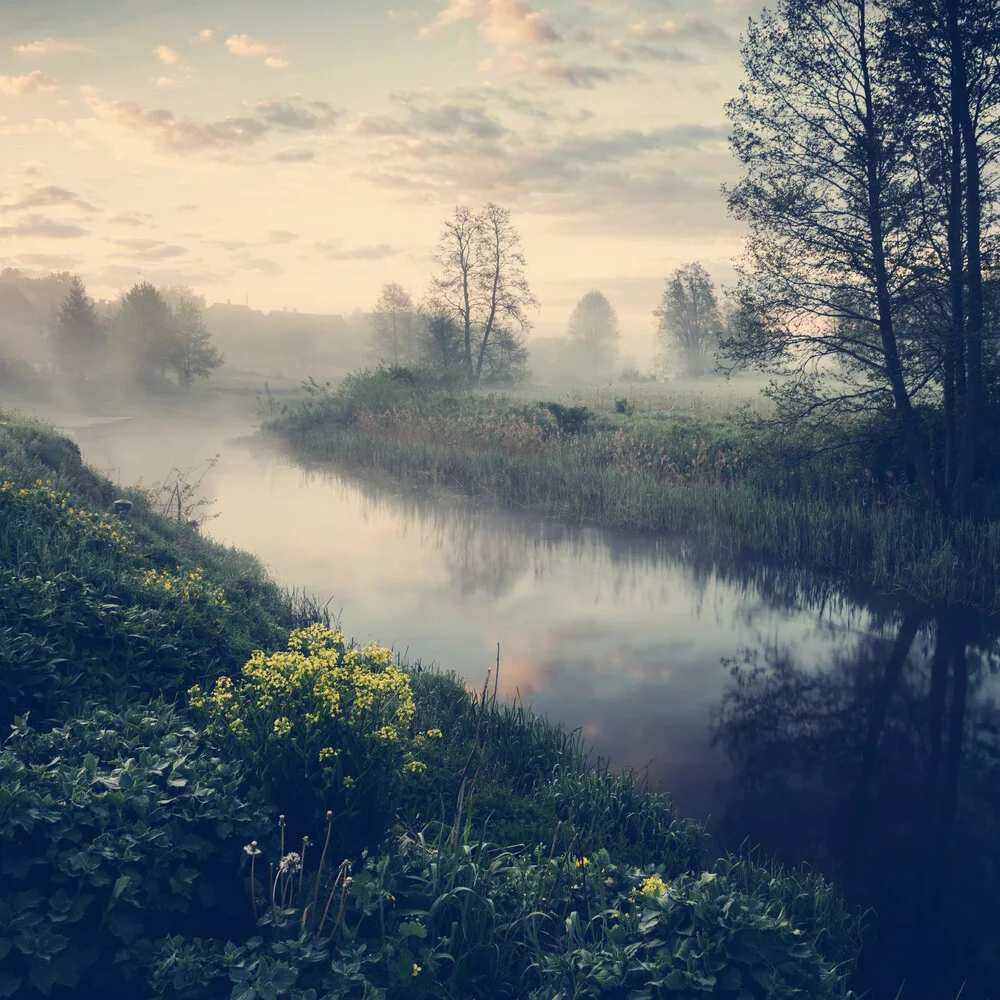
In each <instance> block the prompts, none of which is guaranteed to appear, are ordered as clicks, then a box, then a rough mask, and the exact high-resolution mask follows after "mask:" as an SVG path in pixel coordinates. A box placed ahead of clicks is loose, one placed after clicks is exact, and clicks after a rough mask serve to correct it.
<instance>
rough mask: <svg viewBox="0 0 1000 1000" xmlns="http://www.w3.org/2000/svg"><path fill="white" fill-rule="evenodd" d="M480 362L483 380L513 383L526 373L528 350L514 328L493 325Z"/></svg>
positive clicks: (502, 383)
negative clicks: (491, 333)
mask: <svg viewBox="0 0 1000 1000" xmlns="http://www.w3.org/2000/svg"><path fill="white" fill-rule="evenodd" d="M481 364H482V381H483V382H485V383H487V384H490V385H513V384H514V383H515V382H520V381H521V380H522V379H523V378H524V377H525V376H526V375H527V374H528V350H527V348H526V347H525V346H524V341H523V340H522V338H521V337H519V336H518V335H517V332H516V331H515V330H512V329H511V328H510V327H509V326H506V325H502V324H501V325H499V326H494V328H493V336H492V337H491V338H490V341H489V344H488V345H487V346H486V349H485V351H484V352H483V356H482V361H481Z"/></svg>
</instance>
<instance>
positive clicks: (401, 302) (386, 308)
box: [371, 281, 419, 365]
mask: <svg viewBox="0 0 1000 1000" xmlns="http://www.w3.org/2000/svg"><path fill="white" fill-rule="evenodd" d="M371 326H372V339H371V345H372V350H373V353H374V354H375V355H376V358H377V360H379V361H384V362H385V363H386V364H392V365H409V364H413V362H414V361H416V360H417V356H418V353H419V343H418V336H417V333H418V331H417V323H416V310H415V308H414V305H413V299H412V298H411V297H410V293H409V292H408V291H407V290H406V289H405V288H403V286H402V285H400V284H397V283H396V282H395V281H390V282H387V283H386V284H384V285H383V286H382V291H381V293H380V295H379V297H378V299H377V300H376V301H375V305H374V306H373V307H372V316H371Z"/></svg>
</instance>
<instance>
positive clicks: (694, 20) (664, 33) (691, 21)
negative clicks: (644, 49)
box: [628, 11, 730, 41]
mask: <svg viewBox="0 0 1000 1000" xmlns="http://www.w3.org/2000/svg"><path fill="white" fill-rule="evenodd" d="M628 32H629V34H630V35H631V36H632V37H633V38H643V39H653V40H655V39H670V40H676V39H679V38H698V39H701V40H703V41H721V40H724V39H728V38H729V37H730V36H729V34H728V33H727V32H726V31H724V30H723V29H722V28H721V27H720V26H719V25H718V24H716V23H714V22H713V21H710V20H709V19H708V18H706V17H703V16H701V15H700V14H697V13H695V12H693V11H692V12H689V13H687V14H685V15H684V16H683V17H681V18H679V19H678V20H676V21H675V20H674V19H672V18H669V17H668V18H661V17H659V16H658V15H656V14H650V15H649V16H648V17H645V18H643V20H641V21H638V22H637V23H635V24H632V25H630V26H629V29H628Z"/></svg>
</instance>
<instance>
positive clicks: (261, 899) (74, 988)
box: [0, 413, 861, 1000]
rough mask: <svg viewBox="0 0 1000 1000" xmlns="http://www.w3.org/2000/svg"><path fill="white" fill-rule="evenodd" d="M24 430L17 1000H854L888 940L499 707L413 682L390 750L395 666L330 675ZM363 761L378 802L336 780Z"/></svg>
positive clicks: (10, 480)
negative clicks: (357, 754)
mask: <svg viewBox="0 0 1000 1000" xmlns="http://www.w3.org/2000/svg"><path fill="white" fill-rule="evenodd" d="M0 421H2V422H0V466H2V469H3V473H2V476H0V479H2V480H3V483H4V485H5V486H6V488H5V489H3V490H2V491H0V587H2V588H3V595H2V598H3V599H2V602H0V659H2V662H3V664H4V667H5V669H4V673H3V677H2V688H0V712H2V714H3V715H4V720H3V722H4V724H5V725H7V724H9V725H10V726H11V730H10V731H11V736H10V737H9V738H8V739H7V740H5V742H4V743H3V744H2V747H0V843H2V854H3V875H4V878H3V882H2V884H0V958H2V959H3V960H4V961H3V963H2V967H0V996H10V995H14V994H16V995H17V996H18V997H21V996H33V995H35V994H36V993H40V994H43V995H50V996H53V997H70V996H72V997H89V996H95V997H97V996H108V995H130V996H131V995H143V996H164V997H174V998H178V1000H180V998H188V997H190V998H195V997H198V998H210V1000H211V998H220V1000H221V998H225V997H229V998H231V1000H255V998H278V997H287V998H290V1000H312V998H316V997H330V998H332V997H338V998H343V1000H348V998H358V1000H362V998H373V997H382V998H386V1000H389V998H392V1000H395V998H402V997H436V998H441V1000H449V998H458V997H463V998H465V997H510V998H514V997H529V996H530V997H535V998H537V1000H556V998H560V997H565V996H581V997H582V996H596V995H602V996H607V997H614V998H617V997H625V996H626V995H627V996H630V997H642V996H648V997H650V998H652V997H668V996H670V997H675V996H677V997H679V996H686V995H689V994H690V993H691V991H693V990H697V991H699V992H706V991H707V992H713V993H715V994H718V995H723V996H730V995H733V996H735V995H736V993H737V992H738V991H739V990H740V989H744V988H745V990H746V991H747V992H748V993H749V994H751V995H754V996H758V995H759V996H763V995H765V993H766V994H767V995H769V996H780V995H786V993H788V991H792V990H798V991H799V993H800V995H801V994H803V993H804V994H805V995H809V996H812V997H835V996H838V997H839V996H845V995H846V992H845V991H846V986H845V981H844V977H845V975H846V973H847V972H848V971H849V968H850V965H851V963H852V962H853V960H854V958H855V957H856V955H857V952H858V948H859V946H860V934H861V925H860V921H859V917H858V915H857V914H854V913H852V912H851V911H850V910H849V909H848V908H846V907H845V906H844V904H843V902H842V900H840V898H839V897H838V896H837V894H836V893H835V892H833V890H832V889H831V888H830V887H829V885H828V884H827V883H825V882H824V881H823V880H822V879H820V878H818V877H817V876H814V875H811V874H810V873H807V872H794V871H785V870H782V869H779V868H767V867H764V866H762V865H760V864H758V863H757V862H756V861H755V860H753V859H750V858H729V859H725V860H723V861H721V862H718V863H713V862H712V860H711V855H710V854H709V853H708V844H707V841H706V838H705V836H704V832H703V830H702V829H701V828H700V827H699V826H698V825H697V824H695V823H693V822H691V821H689V820H685V819H683V818H681V817H679V816H678V815H677V814H676V812H675V810H674V808H673V806H672V805H671V803H670V801H669V800H668V799H667V798H665V797H663V796H661V795H656V794H653V793H650V792H649V790H648V789H647V788H645V787H644V785H642V783H641V782H637V781H634V780H632V779H631V778H630V777H628V776H620V775H614V774H612V773H611V772H610V770H609V769H608V768H607V766H605V765H601V764H598V765H596V766H595V765H592V764H591V763H590V762H589V761H588V758H587V754H586V749H585V747H584V746H583V745H582V743H581V742H580V740H579V738H578V737H577V736H576V735H574V734H571V733H567V732H566V731H564V730H563V729H561V728H559V727H557V726H553V725H551V724H550V723H548V722H547V721H546V720H545V719H543V718H539V717H537V716H535V715H533V714H531V713H530V712H528V711H526V710H525V709H524V708H523V707H522V706H520V705H517V704H515V705H503V704H500V703H498V702H497V699H496V696H495V692H494V693H492V694H491V692H490V688H489V679H487V682H486V683H485V684H484V686H483V688H482V690H481V691H479V692H470V691H468V690H466V688H465V687H464V685H462V684H461V683H460V682H459V681H458V680H457V679H456V678H455V677H454V676H449V675H445V674H440V673H436V672H429V671H423V670H421V669H419V668H406V670H405V687H406V690H407V692H409V694H407V700H406V701H405V704H406V705H409V704H410V701H409V698H410V696H411V695H412V717H411V716H410V715H409V714H405V713H404V714H403V715H398V716H397V717H398V718H402V719H403V720H404V723H405V725H404V726H403V728H404V729H405V731H404V732H397V731H396V730H393V731H392V732H390V731H389V729H387V728H386V726H385V722H386V718H388V717H387V716H384V715H381V714H380V712H381V709H379V708H377V707H376V706H377V704H379V703H378V702H377V700H373V699H372V698H370V697H369V696H370V695H371V694H372V693H373V692H378V691H383V692H384V691H386V690H387V689H386V688H385V687H384V684H383V681H384V680H385V678H386V677H387V676H388V674H389V671H388V665H389V664H391V656H390V655H389V654H388V652H387V651H383V650H379V649H377V648H375V647H372V648H370V649H369V648H367V647H366V650H365V651H364V652H362V651H360V650H357V649H354V648H348V647H347V646H341V647H338V648H337V649H334V648H333V647H332V646H329V645H327V646H323V647H322V649H321V648H320V646H322V643H320V644H319V645H317V646H316V649H315V650H313V647H311V646H308V645H306V646H303V645H302V642H303V640H301V638H299V639H297V638H296V636H299V637H301V636H303V635H306V636H312V637H314V638H315V637H317V636H319V637H322V636H330V635H333V634H334V633H333V632H332V631H331V626H330V624H329V623H328V622H326V621H324V616H323V614H322V612H321V611H320V609H318V608H316V607H315V605H311V604H310V603H309V602H308V601H306V600H303V599H302V598H296V597H295V596H294V595H292V594H290V593H288V592H286V591H283V590H282V589H280V588H279V587H277V586H276V585H275V584H274V583H273V582H272V581H270V580H269V579H268V578H267V576H266V575H265V574H264V572H263V570H262V569H261V568H260V566H259V564H258V563H257V562H256V560H254V559H253V557H251V556H249V555H247V554H245V553H240V552H236V551H234V550H231V549H227V548H224V547H221V546H219V545H216V544H214V543H210V542H208V541H207V540H205V539H203V538H201V537H200V535H199V534H198V533H197V531H196V530H195V529H194V528H192V527H190V526H188V525H185V524H178V523H176V522H175V521H171V520H169V519H166V518H164V517H162V516H160V515H159V514H157V513H155V512H154V511H152V510H150V509H149V507H148V502H147V498H146V495H145V494H143V493H141V492H138V491H136V492H133V493H131V494H129V496H128V498H129V499H131V500H132V503H133V507H132V509H131V511H130V512H129V514H128V516H127V517H120V516H118V515H116V514H114V513H113V512H112V510H111V505H112V503H113V501H114V500H115V499H118V498H119V495H118V494H117V493H116V491H115V490H114V489H113V487H112V486H111V484H110V483H109V482H107V481H106V480H105V479H103V478H102V477H100V476H99V475H97V474H95V473H94V472H93V471H92V470H90V469H89V468H88V467H87V466H86V465H84V464H83V462H82V461H81V457H80V454H79V452H78V450H77V449H76V447H75V446H74V445H73V444H72V443H71V442H69V441H67V440H66V439H64V438H62V437H60V436H59V435H58V434H56V433H54V432H53V431H52V430H50V429H47V428H46V427H44V426H42V425H40V424H38V423H36V422H34V421H30V420H25V419H21V418H19V417H17V416H16V415H14V414H11V413H3V414H2V418H0ZM303 630H304V631H303ZM317 641H318V640H317ZM300 649H305V650H306V652H303V653H301V655H300V654H299V653H296V652H295V651H296V650H300ZM255 650H261V651H262V652H261V654H260V655H259V656H255ZM250 664H256V667H255V669H256V674H252V673H251V672H250V671H249V669H248V668H249V666H250ZM347 664H353V666H352V667H351V671H350V672H347V673H345V672H344V669H343V668H344V666H345V665H347ZM397 666H398V665H397ZM338 671H339V672H338ZM393 676H396V678H397V681H398V674H394V675H393ZM261 677H264V678H265V679H266V681H267V684H270V685H271V688H270V690H271V691H272V693H273V692H275V691H277V692H279V695H278V696H276V697H272V696H271V695H268V694H267V692H266V691H265V686H264V682H263V681H260V680H259V679H260V678H261ZM254 678H257V679H254ZM332 678H338V681H337V683H339V684H341V686H342V690H344V691H346V692H347V694H349V695H350V696H351V704H352V705H353V706H354V708H352V709H351V713H350V715H347V714H344V712H341V711H340V709H339V708H338V705H340V704H342V703H341V702H337V701H335V700H334V701H331V700H330V696H329V692H330V688H329V681H330V680H331V679H332ZM344 684H347V685H348V686H349V687H350V688H351V690H349V691H348V690H347V689H345V688H343V685H344ZM195 685H198V686H199V688H200V689H201V690H203V691H209V690H211V691H213V692H214V693H215V694H216V695H217V697H216V698H215V701H214V702H213V704H215V705H218V706H221V713H222V714H221V715H218V716H217V717H215V718H213V717H212V716H211V715H210V714H208V713H207V712H206V710H204V709H202V708H199V707H198V705H199V704H202V702H201V701H200V700H199V699H198V698H196V697H195V696H194V695H192V694H191V691H192V689H193V687H194V686H195ZM310 685H312V686H310ZM227 692H238V693H239V698H240V699H242V700H241V701H235V700H234V698H236V695H230V694H228V693H227ZM321 694H322V695H324V697H326V698H327V701H326V702H325V704H326V706H327V707H326V709H325V714H323V713H317V714H316V715H315V716H313V715H312V714H311V712H312V707H311V706H313V705H315V704H316V698H317V697H318V696H319V695H321ZM265 695H266V697H265ZM345 697H346V694H345ZM386 697H387V698H388V702H387V704H389V706H390V707H392V705H395V706H396V709H394V710H397V711H398V710H399V705H400V704H404V703H403V702H400V701H395V700H394V698H395V697H396V696H394V695H392V694H391V693H390V694H389V695H387V696H386ZM400 697H401V696H400ZM310 698H312V701H310ZM343 704H346V702H343ZM237 705H238V708H239V712H242V713H244V717H245V718H246V720H247V725H243V718H240V717H239V716H238V715H237V714H235V709H234V711H233V712H230V709H231V708H233V706H237ZM345 711H346V710H345ZM227 712H228V713H229V714H227ZM247 712H254V713H256V714H255V716H254V720H255V722H254V725H255V726H256V728H254V727H252V726H250V725H249V722H250V717H249V715H246V714H245V713H247ZM237 720H238V722H239V724H238V725H237V724H236V723H237ZM406 720H408V721H406ZM230 723H232V724H230ZM278 723H280V724H281V725H280V726H279V725H278ZM251 731H252V732H251ZM248 733H250V734H251V735H247V734H248ZM351 739H354V740H356V741H357V740H360V741H362V742H361V743H359V744H358V745H359V746H362V747H363V748H364V749H363V753H365V754H368V755H369V756H370V758H371V760H372V761H382V763H383V764H384V766H382V767H381V769H379V768H373V769H372V770H371V774H372V775H377V778H375V777H371V776H369V777H365V775H363V774H362V773H360V772H357V771H356V772H355V775H354V776H353V777H351V780H350V781H348V780H346V777H343V776H341V775H340V772H339V771H337V768H336V766H335V765H333V764H331V763H330V761H331V759H339V757H338V755H339V754H340V752H341V750H343V751H344V753H345V754H346V753H347V752H348V747H349V743H350V740H351ZM310 740H311V741H312V742H309V741H310ZM390 744H392V745H391V747H390ZM311 746H322V747H323V750H322V751H321V752H320V754H319V755H318V757H317V756H316V755H315V754H313V753H312V752H311V751H310V750H309V747H311ZM390 749H391V751H392V752H391V753H390V752H389V751H390ZM404 751H405V752H404ZM383 758H384V760H383ZM417 758H419V759H417ZM289 761H291V762H292V763H293V764H294V766H295V767H296V768H297V769H298V772H299V773H301V775H303V776H304V779H308V780H303V781H302V782H288V781H284V782H283V781H281V780H280V778H281V774H282V773H283V772H281V771H280V769H279V765H280V766H281V767H284V766H286V765H287V764H288V762H289ZM400 762H402V766H400ZM324 803H329V806H328V807H327V808H328V810H329V811H328V812H327V813H326V816H325V818H324V816H323V812H322V807H323V804H324ZM352 803H353V805H352ZM359 805H360V807H361V808H360V812H359V811H358V809H357V808H355V807H356V806H359ZM376 806H377V807H378V808H375V807H376ZM383 814H384V815H385V817H386V818H385V824H386V825H384V826H383V828H381V829H380V830H378V831H375V832H374V834H373V831H372V830H371V829H370V826H371V821H372V817H373V816H375V815H379V816H381V815H383ZM359 816H360V817H361V818H360V819H359V818H358V817H359ZM366 823H367V825H366ZM789 995H790V994H789Z"/></svg>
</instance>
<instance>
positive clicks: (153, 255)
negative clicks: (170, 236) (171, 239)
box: [132, 243, 187, 260]
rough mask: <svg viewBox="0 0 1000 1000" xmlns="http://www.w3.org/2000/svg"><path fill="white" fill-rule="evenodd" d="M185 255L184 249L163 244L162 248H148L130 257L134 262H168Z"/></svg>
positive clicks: (170, 244)
mask: <svg viewBox="0 0 1000 1000" xmlns="http://www.w3.org/2000/svg"><path fill="white" fill-rule="evenodd" d="M186 253H187V250H185V249H184V247H179V246H175V245H174V244H172V243H164V244H163V245H162V246H158V247H150V248H149V249H148V250H142V251H140V252H138V253H135V254H133V255H132V257H133V259H134V260H170V259H172V258H174V257H183V256H184V254H186Z"/></svg>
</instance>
